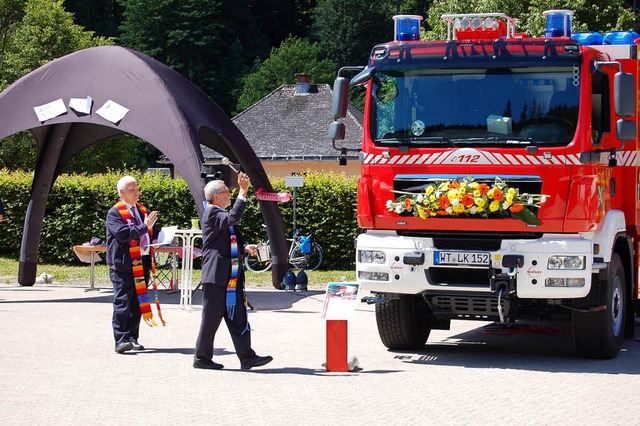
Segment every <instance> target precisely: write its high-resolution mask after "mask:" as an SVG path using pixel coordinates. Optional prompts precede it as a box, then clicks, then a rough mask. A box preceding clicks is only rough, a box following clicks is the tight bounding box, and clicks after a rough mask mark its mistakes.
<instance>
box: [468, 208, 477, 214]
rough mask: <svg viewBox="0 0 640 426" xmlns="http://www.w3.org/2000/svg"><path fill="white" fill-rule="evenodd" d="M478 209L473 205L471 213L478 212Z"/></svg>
mask: <svg viewBox="0 0 640 426" xmlns="http://www.w3.org/2000/svg"><path fill="white" fill-rule="evenodd" d="M477 211H478V208H477V207H476V206H473V207H471V209H470V210H469V213H471V214H476V212H477Z"/></svg>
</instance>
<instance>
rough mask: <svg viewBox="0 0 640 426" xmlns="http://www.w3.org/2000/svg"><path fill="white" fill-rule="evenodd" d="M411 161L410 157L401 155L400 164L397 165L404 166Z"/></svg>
mask: <svg viewBox="0 0 640 426" xmlns="http://www.w3.org/2000/svg"><path fill="white" fill-rule="evenodd" d="M408 159H409V156H408V155H401V156H400V159H399V160H398V162H397V163H396V164H404V163H406V162H407V160H408Z"/></svg>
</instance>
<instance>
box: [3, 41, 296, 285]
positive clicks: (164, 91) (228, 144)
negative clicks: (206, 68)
mask: <svg viewBox="0 0 640 426" xmlns="http://www.w3.org/2000/svg"><path fill="white" fill-rule="evenodd" d="M87 97H91V98H92V100H93V107H92V108H91V110H90V111H89V112H88V113H83V112H78V111H82V108H76V109H73V108H71V107H70V106H69V103H70V100H71V99H72V98H74V99H78V100H84V99H86V98H87ZM79 103H80V104H81V105H82V104H85V102H79ZM121 107H124V108H126V110H128V111H127V112H126V115H124V117H122V114H120V115H118V114H117V113H118V112H121V111H126V110H125V109H122V108H121ZM63 109H64V110H66V112H62V110H63ZM99 110H102V111H106V113H105V114H102V115H100V114H97V113H96V111H99ZM36 111H37V112H38V113H39V114H37V113H36ZM114 111H115V114H113V112H114ZM105 117H106V118H105ZM40 120H42V121H40ZM24 130H29V131H30V132H31V133H32V134H33V136H34V137H35V139H36V141H37V149H38V152H37V163H36V170H35V174H34V179H33V186H32V188H31V195H30V200H29V205H28V207H27V213H26V218H25V223H24V233H23V236H22V245H21V248H20V270H19V274H18V281H19V283H20V284H21V285H23V286H30V285H33V284H34V282H35V276H36V267H37V260H38V246H39V244H40V233H41V230H42V220H43V218H44V213H45V206H46V202H47V198H48V196H49V192H50V190H51V187H52V186H53V183H54V182H55V180H56V178H57V177H58V175H59V174H60V173H61V171H62V169H63V167H64V166H65V164H67V163H68V162H69V160H71V159H72V158H73V157H74V156H75V155H76V154H78V153H79V152H80V151H82V150H83V149H85V148H86V147H88V146H90V145H91V144H93V143H95V142H98V141H101V140H103V139H106V138H109V137H112V136H115V135H119V134H122V133H129V134H132V135H135V136H137V137H139V138H141V139H144V140H145V141H147V142H149V143H150V144H152V145H154V146H155V147H156V148H158V149H159V150H160V151H162V153H163V154H164V155H166V156H167V157H168V158H169V160H170V161H171V162H172V163H173V164H174V165H175V167H176V169H177V170H178V171H179V173H180V175H182V176H183V177H184V179H185V181H186V182H187V184H188V186H189V189H190V190H191V193H192V194H193V198H194V200H195V203H196V206H197V208H198V211H199V212H200V214H201V213H202V209H203V207H202V201H203V200H204V194H203V191H202V184H201V180H200V170H201V166H202V161H203V158H202V152H201V149H200V144H203V145H206V146H208V147H210V148H211V149H214V150H215V151H217V152H219V153H220V154H221V155H223V156H225V157H229V159H231V161H233V162H235V163H238V164H240V166H241V167H242V168H243V169H244V170H245V171H246V172H247V173H248V174H249V176H250V177H251V182H252V184H253V185H254V187H256V188H263V190H264V191H272V187H271V184H270V183H269V179H268V178H267V175H266V173H265V171H264V168H263V167H262V165H261V163H260V160H258V157H257V156H256V155H255V153H254V152H253V150H252V148H251V146H250V145H249V143H248V142H247V140H246V139H245V137H244V136H243V135H242V133H241V132H240V131H239V130H238V128H237V127H236V126H235V125H234V124H233V123H232V121H231V120H230V119H229V117H228V116H227V115H226V114H225V113H224V111H223V110H222V109H220V107H218V105H217V104H216V103H215V102H213V101H212V100H211V99H210V98H209V97H208V96H207V95H205V94H204V92H202V91H201V90H200V89H199V88H198V87H196V86H195V85H194V84H193V83H191V82H190V81H189V80H187V79H186V78H184V77H183V76H182V75H180V74H179V73H178V72H176V71H174V70H172V69H171V68H169V67H167V66H166V65H164V64H162V63H160V62H158V61H156V60H155V59H153V58H151V57H149V56H146V55H144V54H142V53H140V52H136V51H133V50H130V49H126V48H123V47H118V46H102V47H94V48H90V49H85V50H81V51H78V52H74V53H72V54H70V55H67V56H64V57H62V58H59V59H57V60H54V61H52V62H49V63H47V64H46V65H44V66H42V67H40V68H38V69H37V70H35V71H33V72H31V73H29V74H27V75H26V76H24V77H22V78H21V79H19V80H17V81H16V82H15V83H14V84H12V85H11V86H10V87H8V88H7V89H6V90H5V91H3V92H2V93H0V139H2V138H5V137H7V136H9V135H12V134H14V133H17V132H20V131H24ZM261 209H262V215H263V217H264V219H265V222H266V224H267V231H268V234H269V240H270V242H271V250H272V253H273V271H272V274H273V284H274V286H275V287H276V288H280V282H281V278H282V277H283V276H284V274H285V272H286V271H287V267H288V255H287V241H286V239H285V234H284V225H283V221H282V216H281V214H280V210H279V208H278V206H277V204H276V203H274V202H261ZM105 214H106V212H105Z"/></svg>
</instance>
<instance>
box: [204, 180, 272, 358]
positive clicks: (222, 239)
mask: <svg viewBox="0 0 640 426" xmlns="http://www.w3.org/2000/svg"><path fill="white" fill-rule="evenodd" d="M238 186H239V188H240V190H239V191H238V198H237V199H236V202H235V203H234V205H233V208H232V209H231V210H230V211H229V212H227V211H226V210H225V209H226V208H227V207H229V205H230V204H231V194H230V193H229V188H227V186H226V185H225V183H224V182H223V181H221V180H213V181H211V182H209V183H207V185H206V186H205V188H204V196H205V198H206V200H207V208H206V209H205V212H204V213H203V217H202V251H203V253H202V283H203V285H202V288H203V291H202V322H201V323H200V331H199V333H198V340H197V342H196V354H195V359H194V361H193V367H194V368H205V369H210V370H219V369H221V368H223V366H222V364H218V363H216V362H213V361H212V358H213V340H214V338H215V334H216V331H217V330H218V327H219V326H220V322H221V321H222V319H223V318H224V321H225V323H226V324H227V328H228V329H229V334H230V335H231V339H232V340H233V346H234V347H235V349H236V355H237V356H238V358H239V359H240V368H241V369H242V370H249V369H251V368H252V367H259V366H261V365H265V364H267V363H269V362H271V360H273V358H272V357H270V356H258V355H256V353H255V351H254V350H253V349H251V328H250V326H249V321H248V319H247V308H246V306H245V304H244V300H245V296H244V271H243V268H242V254H243V253H244V252H248V253H253V254H255V250H256V247H255V245H247V246H246V247H245V245H244V240H243V238H242V233H241V232H240V228H239V227H238V222H239V221H240V218H241V217H242V213H243V211H244V208H245V204H246V200H247V199H246V195H247V189H248V188H249V176H247V175H246V174H245V173H242V172H240V173H238Z"/></svg>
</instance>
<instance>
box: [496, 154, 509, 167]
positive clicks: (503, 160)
mask: <svg viewBox="0 0 640 426" xmlns="http://www.w3.org/2000/svg"><path fill="white" fill-rule="evenodd" d="M495 156H496V158H497V159H498V164H509V162H508V161H507V160H506V159H505V158H504V156H503V155H502V154H498V153H497V152H496V154H495Z"/></svg>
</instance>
